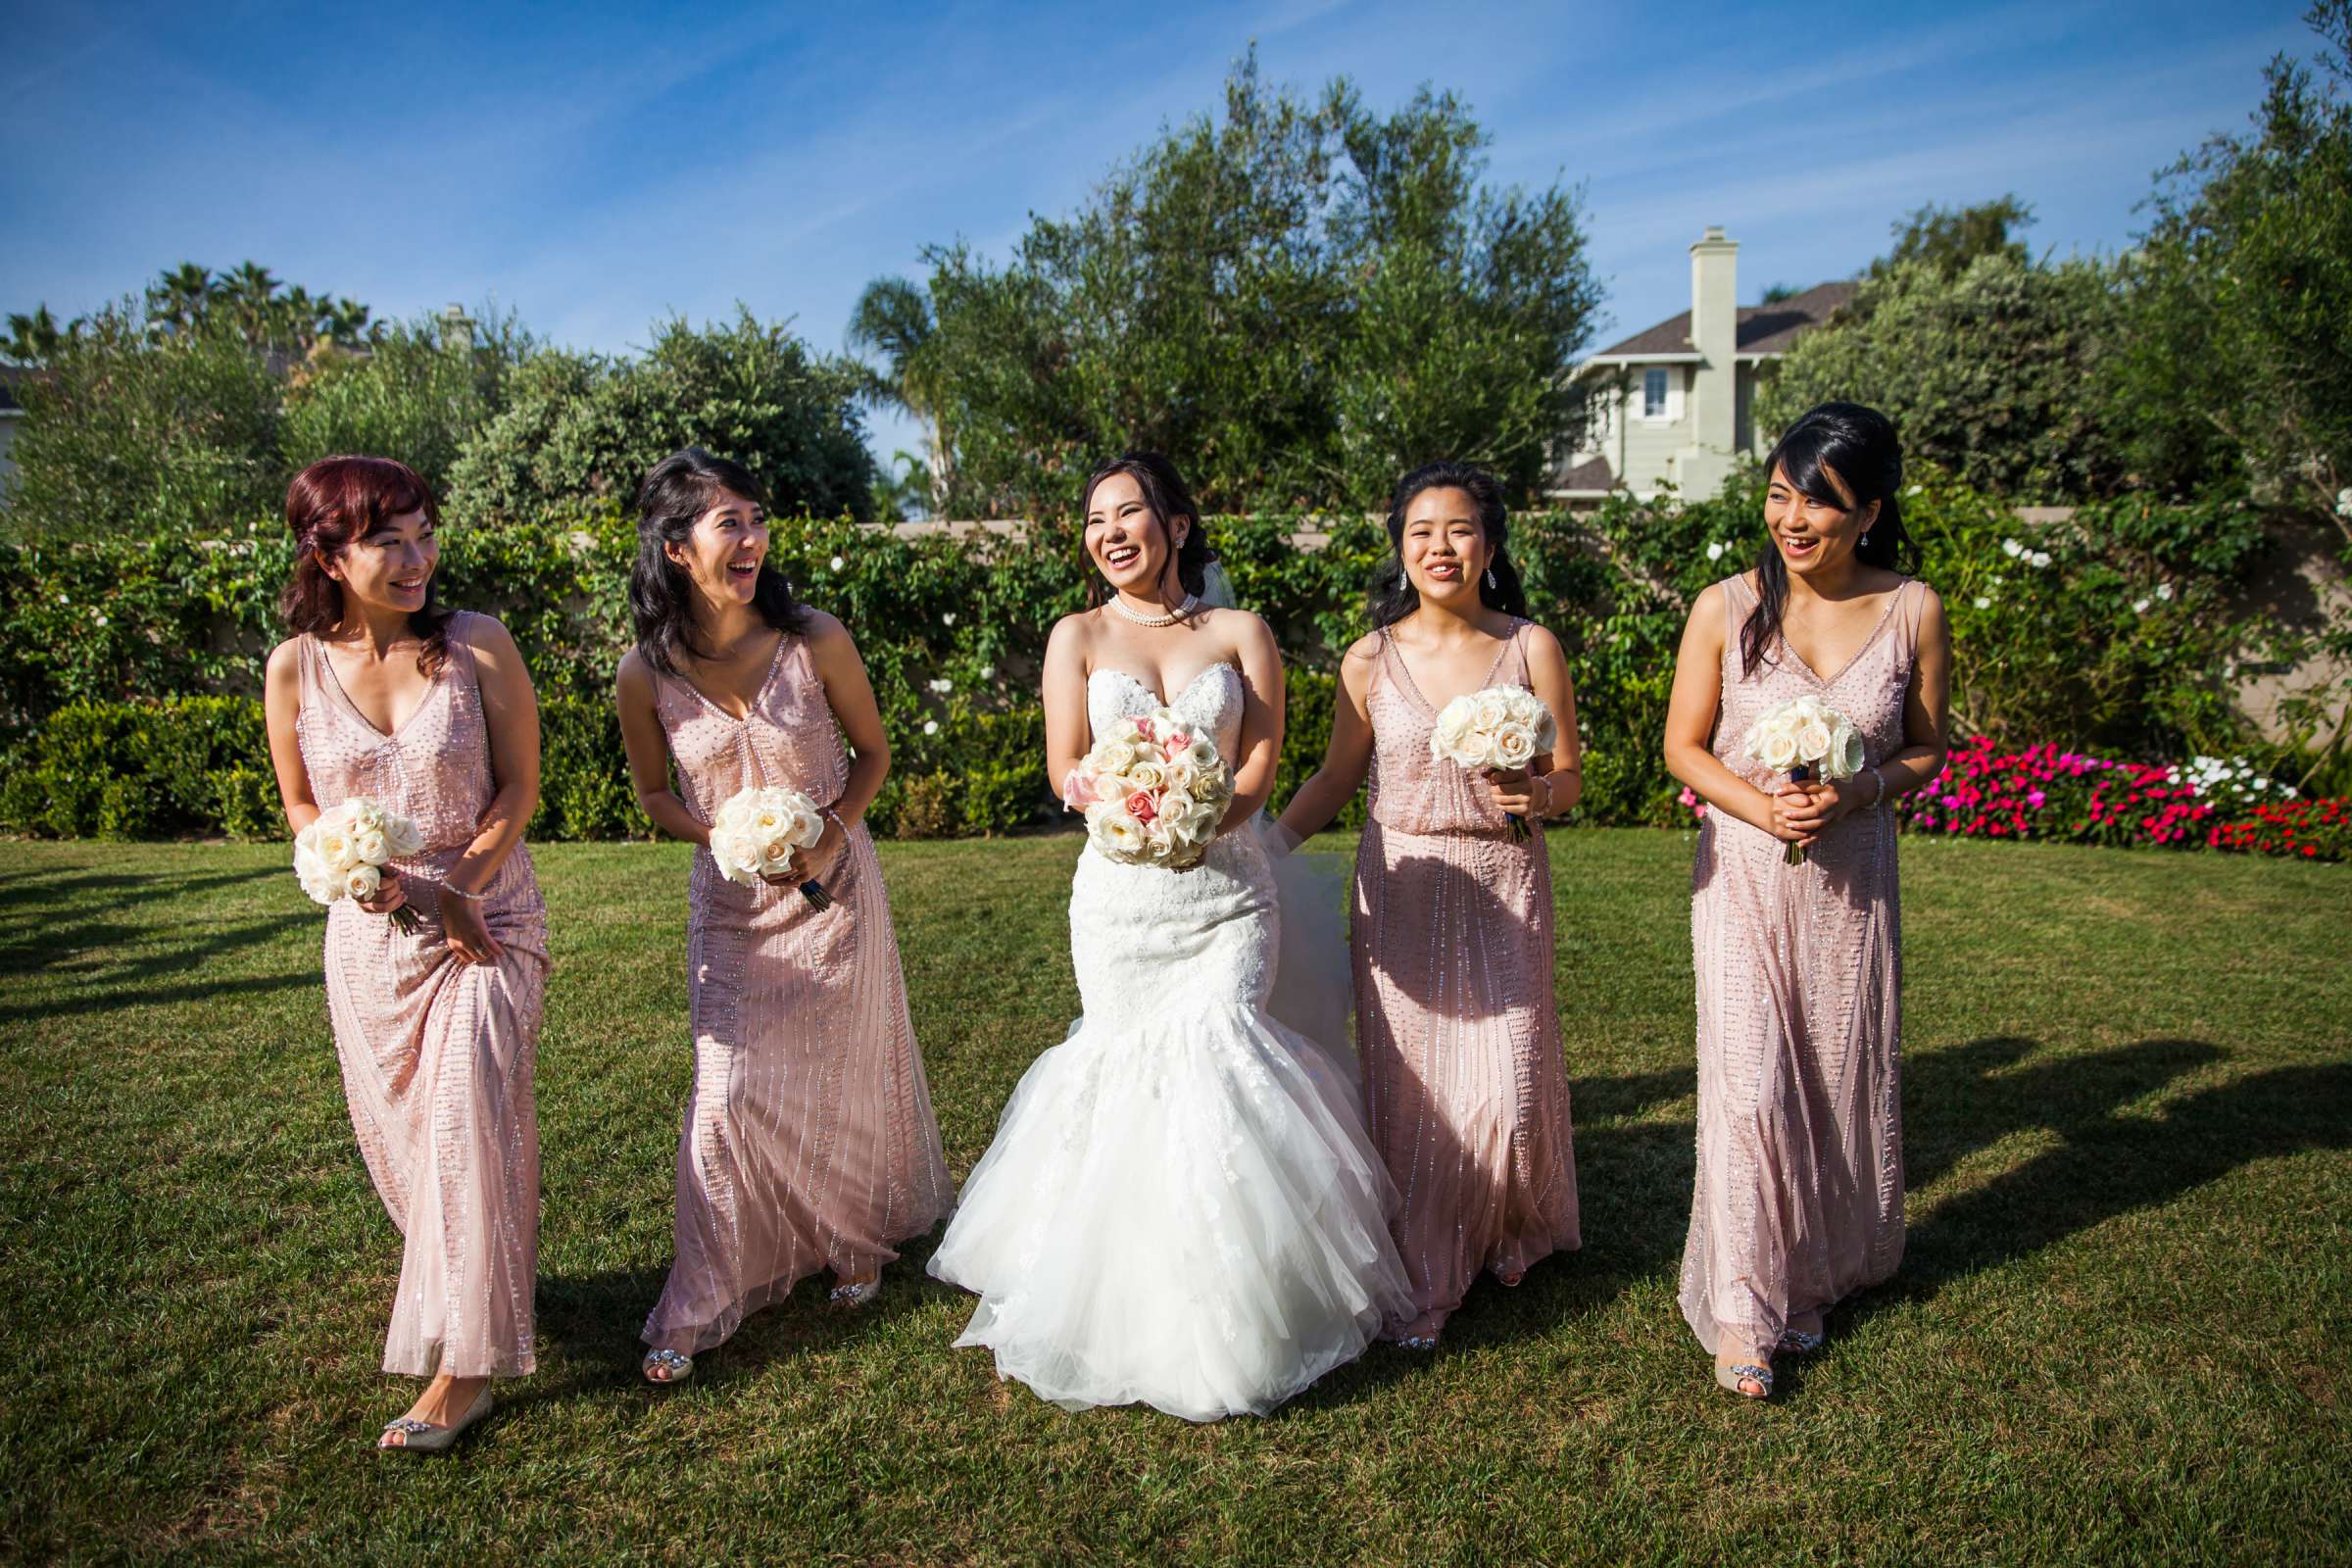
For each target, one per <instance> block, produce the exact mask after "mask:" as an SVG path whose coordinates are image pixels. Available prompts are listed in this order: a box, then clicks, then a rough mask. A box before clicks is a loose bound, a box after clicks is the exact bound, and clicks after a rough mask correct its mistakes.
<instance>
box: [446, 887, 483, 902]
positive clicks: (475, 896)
mask: <svg viewBox="0 0 2352 1568" xmlns="http://www.w3.org/2000/svg"><path fill="white" fill-rule="evenodd" d="M441 891H442V892H444V893H447V894H450V895H452V896H453V897H456V898H461V899H464V900H465V901H466V903H467V904H480V903H481V902H483V901H484V900H485V899H487V898H489V897H490V895H489V894H487V893H468V892H466V890H465V889H464V888H462V887H460V886H458V885H457V884H456V883H455V882H444V883H442V884H441Z"/></svg>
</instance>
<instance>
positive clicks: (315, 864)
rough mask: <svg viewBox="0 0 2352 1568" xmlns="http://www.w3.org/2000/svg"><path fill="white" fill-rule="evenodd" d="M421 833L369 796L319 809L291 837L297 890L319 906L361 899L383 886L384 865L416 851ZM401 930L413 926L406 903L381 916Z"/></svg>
mask: <svg viewBox="0 0 2352 1568" xmlns="http://www.w3.org/2000/svg"><path fill="white" fill-rule="evenodd" d="M423 848H424V835H423V834H422V833H420V832H418V831H417V824H416V823H415V822H412V821H411V820H409V819H408V818H407V817H405V816H399V815H396V814H394V813H393V812H391V811H387V810H385V809H384V808H383V806H382V805H381V804H380V803H378V802H377V801H375V800H374V799H373V798H372V797H369V796H366V795H355V796H353V797H352V798H351V799H350V800H348V801H345V802H344V803H343V804H342V805H340V806H336V807H331V808H329V809H326V810H323V811H321V812H319V815H318V816H317V817H316V818H315V819H313V821H312V822H311V825H310V826H309V827H306V828H304V829H303V830H302V831H301V832H300V833H297V834H295V835H294V875H295V876H296V877H297V878H299V879H300V880H301V882H302V891H303V892H305V893H307V894H309V895H310V896H311V898H312V899H313V900H314V901H316V902H317V903H319V904H332V903H334V902H335V901H336V900H337V899H350V900H352V901H353V902H354V903H366V902H368V901H369V900H372V899H374V898H375V897H376V895H377V894H378V893H380V892H381V891H382V890H383V885H384V878H385V877H386V876H387V875H389V874H394V873H388V872H387V871H386V870H385V869H384V868H385V866H386V865H388V864H389V863H390V862H391V860H392V858H394V857H395V856H404V855H415V854H417V852H419V851H420V850H422V849H423ZM386 918H388V919H389V920H391V922H392V923H393V925H395V926H397V927H398V928H399V929H400V930H402V931H404V932H414V931H415V930H416V929H417V923H418V922H417V911H416V910H415V909H412V908H410V907H408V906H407V905H406V904H403V905H401V906H399V907H396V908H394V909H393V910H391V911H390V913H389V914H388V915H387V916H386Z"/></svg>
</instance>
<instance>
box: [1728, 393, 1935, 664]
mask: <svg viewBox="0 0 2352 1568" xmlns="http://www.w3.org/2000/svg"><path fill="white" fill-rule="evenodd" d="M1776 468H1778V469H1780V470H1781V471H1782V472H1784V473H1786V474H1788V475H1789V484H1790V485H1791V486H1793V487H1794V488H1795V490H1796V492H1797V494H1799V495H1801V496H1804V497H1805V498H1807V499H1808V500H1812V501H1818V502H1821V503H1822V504H1823V505H1825V506H1832V507H1838V508H1840V509H1842V510H1845V511H1850V512H1859V511H1861V510H1862V509H1864V508H1865V507H1868V506H1869V505H1870V504H1871V503H1872V502H1873V501H1876V502H1877V503H1878V504H1879V515H1877V516H1876V517H1873V518H1872V519H1871V523H1870V527H1869V528H1868V529H1867V530H1865V531H1864V533H1863V535H1862V542H1861V543H1860V544H1859V545H1857V546H1855V548H1854V559H1855V560H1857V561H1860V562H1861V563H1862V564H1864V565H1867V566H1883V567H1885V568H1886V569H1887V570H1888V571H1899V572H1901V573H1902V574H1903V575H1904V576H1906V577H1908V576H1913V575H1915V574H1916V573H1917V572H1918V570H1919V549H1918V547H1917V546H1916V545H1915V544H1913V543H1912V540H1911V535H1910V534H1909V533H1907V532H1905V531H1904V529H1903V496H1902V491H1903V448H1902V443H1901V442H1900V441H1898V440H1897V439H1896V438H1895V434H1894V424H1893V422H1892V421H1891V420H1889V419H1888V418H1887V416H1885V415H1884V414H1881V413H1880V412H1879V411H1878V410H1876V409H1866V408H1864V407H1863V406H1862V405H1861V404H1859V403H1823V404H1819V405H1817V406H1815V407H1813V408H1810V409H1807V410H1806V411H1805V412H1804V413H1803V414H1802V415H1800V416H1798V417H1797V420H1796V422H1795V423H1794V424H1792V425H1790V426H1789V428H1788V430H1787V432H1786V433H1784V434H1783V435H1782V437H1781V439H1780V440H1779V441H1778V442H1776V443H1774V445H1773V449H1772V455H1771V456H1770V457H1767V458H1766V459H1765V460H1764V472H1765V475H1766V477H1767V478H1769V477H1770V476H1771V474H1772V472H1773V470H1774V469H1776ZM1839 480H1843V481H1844V487H1845V489H1846V490H1847V491H1848V492H1850V493H1851V494H1852V496H1853V500H1852V501H1851V502H1850V503H1848V501H1847V500H1846V498H1845V497H1844V496H1843V495H1840V494H1839V493H1838V481H1839ZM1788 608H1789V567H1788V564H1786V563H1785V562H1783V561H1782V560H1781V552H1780V547H1779V546H1777V545H1775V544H1774V543H1773V542H1772V540H1771V538H1770V537H1769V536H1767V537H1766V538H1765V540H1764V553H1763V554H1762V555H1761V556H1759V557H1758V558H1757V559H1756V608H1755V609H1753V610H1751V611H1749V612H1748V613H1747V620H1746V623H1745V624H1743V625H1742V626H1741V627H1740V673H1742V674H1744V675H1753V674H1754V673H1755V672H1756V666H1757V665H1758V664H1759V663H1761V662H1763V660H1764V656H1765V654H1766V653H1767V652H1769V651H1770V650H1771V648H1772V645H1773V643H1774V642H1776V641H1777V640H1778V639H1779V638H1780V635H1781V616H1782V614H1783V613H1785V612H1786V611H1787V610H1788Z"/></svg>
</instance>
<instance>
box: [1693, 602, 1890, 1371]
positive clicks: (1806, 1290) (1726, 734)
mask: <svg viewBox="0 0 2352 1568" xmlns="http://www.w3.org/2000/svg"><path fill="white" fill-rule="evenodd" d="M1721 586H1722V589H1723V593H1724V596H1725V609H1726V618H1725V626H1724V655H1723V668H1722V682H1723V686H1722V690H1723V698H1722V709H1721V711H1720V713H1719V714H1718V716H1717V718H1716V721H1715V739H1714V744H1713V747H1712V750H1713V752H1714V755H1715V757H1716V760H1719V761H1721V762H1722V763H1723V765H1724V766H1726V767H1728V768H1730V769H1731V770H1732V771H1733V772H1735V773H1737V774H1739V775H1740V777H1741V778H1744V779H1746V780H1747V781H1748V782H1750V783H1752V784H1754V785H1755V786H1756V787H1757V788H1759V789H1763V790H1767V791H1769V790H1770V789H1771V788H1772V787H1773V786H1774V784H1775V783H1776V782H1778V777H1777V776H1776V775H1775V774H1773V773H1772V772H1771V771H1770V770H1769V769H1767V768H1765V767H1763V766H1761V765H1760V764H1758V763H1756V762H1752V761H1749V760H1747V759H1746V758H1745V757H1743V756H1741V755H1740V741H1741V739H1742V738H1743V737H1744V736H1745V735H1746V733H1747V727H1748V725H1749V724H1751V723H1753V722H1754V720H1755V718H1756V717H1757V715H1758V714H1760V713H1762V712H1763V711H1764V710H1765V709H1767V708H1769V707H1771V706H1772V705H1773V704H1775V703H1779V702H1785V701H1787V700H1789V699H1790V698H1793V697H1803V696H1807V695H1812V696H1817V697H1819V698H1821V699H1822V701H1824V702H1826V703H1827V704H1829V706H1830V707H1831V708H1833V709H1835V710H1836V711H1838V712H1840V713H1843V714H1844V715H1845V716H1846V717H1847V718H1849V719H1851V720H1852V721H1853V724H1854V727H1855V728H1856V729H1857V730H1859V731H1860V732H1861V734H1862V737H1863V751H1864V758H1865V760H1866V762H1870V763H1875V762H1877V761H1879V760H1881V759H1883V758H1885V757H1887V756H1888V755H1890V754H1892V753H1894V752H1896V751H1899V750H1901V748H1902V746H1903V703H1904V697H1905V694H1906V693H1907V692H1908V690H1909V687H1910V681H1911V667H1912V662H1913V659H1914V655H1915V650H1916V642H1917V630H1918V623H1919V605H1920V590H1919V585H1918V584H1917V583H1914V582H1906V583H1904V584H1903V585H1902V586H1901V587H1900V588H1898V589H1896V590H1895V592H1894V593H1893V594H1892V595H1890V596H1889V597H1888V601H1887V608H1886V610H1885V611H1884V612H1883V613H1882V614H1881V617H1880V620H1879V623H1878V625H1877V626H1876V627H1875V628H1874V629H1873V630H1872V632H1871V635H1870V640H1869V641H1868V642H1866V643H1864V644H1863V645H1862V648H1861V651H1860V652H1858V653H1857V654H1855V655H1854V657H1853V658H1852V659H1851V660H1849V661H1848V662H1847V663H1846V665H1845V667H1844V668H1843V669H1841V670H1838V671H1837V672H1836V673H1835V674H1834V675H1833V676H1832V677H1831V678H1830V679H1829V680H1827V681H1824V680H1822V679H1821V678H1820V677H1819V676H1818V675H1816V674H1815V673H1814V672H1813V671H1812V670H1810V669H1808V668H1807V667H1805V663H1804V661H1802V660H1801V659H1799V658H1797V657H1796V655H1795V654H1794V653H1793V652H1791V651H1790V650H1789V648H1788V646H1787V645H1786V644H1776V645H1775V646H1774V648H1773V649H1772V650H1771V651H1769V652H1768V653H1767V654H1766V656H1765V659H1764V661H1763V662H1761V663H1759V664H1758V665H1757V667H1756V672H1755V674H1754V675H1753V676H1746V675H1743V674H1742V673H1741V670H1740V625H1741V623H1742V622H1744V621H1745V620H1746V619H1747V615H1748V612H1749V611H1750V610H1752V609H1754V607H1755V603H1756V596H1755V590H1754V589H1753V588H1752V587H1751V586H1750V585H1749V583H1748V581H1747V579H1746V578H1745V577H1744V576H1740V577H1734V578H1730V579H1728V580H1727V581H1725V582H1724V583H1723V584H1722V585H1721ZM1786 852H1787V846H1786V845H1784V844H1783V843H1782V842H1781V841H1780V840H1779V839H1776V838H1774V837H1773V836H1772V835H1771V834H1769V833H1767V832H1765V831H1764V830H1763V829H1761V828H1756V827H1750V826H1749V825H1748V824H1747V823H1745V822H1742V821H1740V820H1739V819H1738V818H1736V817H1733V816H1731V815H1728V814H1727V813H1725V812H1723V811H1719V810H1716V811H1709V812H1707V814H1706V816H1705V818H1704V819H1703V820H1702V821H1701V823H1700V824H1699V830H1698V858H1697V862H1696V865H1695V867H1694V869H1693V872H1692V877H1691V884H1692V893H1691V958H1692V963H1693V966H1694V968H1695V970H1696V972H1697V981H1698V1170H1697V1181H1696V1190H1695V1191H1694V1193H1693V1194H1692V1197H1691V1232H1690V1237H1689V1240H1688V1241H1687V1243H1686V1244H1685V1246H1684V1250H1683V1278H1682V1305H1683V1316H1684V1317H1685V1318H1687V1319H1689V1320H1690V1323H1691V1330H1692V1331H1693V1332H1694V1333H1695V1334H1697V1336H1698V1340H1699V1343H1700V1344H1701V1345H1703V1346H1705V1347H1706V1348H1707V1349H1708V1351H1709V1352H1710V1353H1713V1352H1715V1351H1716V1350H1717V1349H1718V1348H1719V1346H1720V1345H1721V1344H1723V1343H1724V1342H1725V1341H1726V1339H1727V1337H1728V1340H1729V1343H1730V1345H1731V1348H1733V1349H1735V1350H1738V1351H1742V1352H1744V1351H1748V1350H1763V1351H1765V1352H1767V1353H1769V1351H1770V1350H1771V1348H1772V1347H1773V1346H1774V1345H1775V1343H1776V1342H1778V1340H1779V1339H1780V1336H1781V1332H1782V1330H1783V1329H1785V1328H1786V1327H1787V1326H1788V1324H1789V1319H1791V1318H1793V1317H1798V1316H1801V1315H1803V1314H1805V1313H1808V1312H1814V1311H1819V1310H1824V1309H1826V1308H1828V1307H1830V1306H1832V1305H1834V1304H1835V1303H1836V1302H1837V1301H1838V1300H1839V1299H1842V1298H1844V1297H1846V1296H1848V1295H1851V1294H1852V1293H1853V1292H1855V1291H1858V1290H1861V1289H1863V1288H1865V1287H1867V1286H1871V1285H1876V1284H1878V1283H1879V1282H1880V1281H1882V1280H1884V1279H1886V1278H1887V1276H1888V1275H1890V1274H1892V1273H1893V1272H1894V1269H1895V1265H1896V1264H1897V1263H1898V1262H1900V1261H1901V1259H1902V1255H1903V1146H1902V1103H1901V1095H1900V1073H1899V1065H1898V1063H1899V1051H1900V1047H1899V1034H1898V1027H1897V1026H1898V1022H1899V1019H1898V1011H1899V1005H1900V1001H1901V970H1900V962H1899V959H1900V947H1901V932H1900V916H1901V907H1900V902H1899V897H1898V890H1897V887H1896V884H1895V861H1894V820H1893V818H1892V816H1891V815H1890V814H1889V813H1887V811H1884V810H1880V809H1867V810H1857V811H1855V812H1853V813H1852V814H1851V815H1848V816H1846V817H1844V818H1843V819H1841V820H1840V821H1838V823H1836V824H1835V825H1834V826H1832V827H1831V828H1830V830H1829V831H1828V832H1826V833H1824V834H1823V835H1822V836H1821V838H1820V840H1819V841H1818V842H1816V843H1815V844H1814V845H1813V847H1812V849H1811V850H1810V851H1809V852H1808V856H1809V858H1808V859H1807V860H1806V861H1805V862H1804V863H1803V864H1799V865H1790V864H1789V863H1787V860H1786V858H1785V857H1786Z"/></svg>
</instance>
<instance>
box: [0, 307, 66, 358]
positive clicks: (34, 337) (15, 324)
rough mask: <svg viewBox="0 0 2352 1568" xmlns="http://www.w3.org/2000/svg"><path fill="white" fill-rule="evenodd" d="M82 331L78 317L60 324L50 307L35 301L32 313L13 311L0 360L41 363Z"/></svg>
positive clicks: (3, 341)
mask: <svg viewBox="0 0 2352 1568" xmlns="http://www.w3.org/2000/svg"><path fill="white" fill-rule="evenodd" d="M80 331H81V322H80V321H79V320H78V319H76V320H74V321H73V322H72V323H70V324H69V325H66V326H63V327H60V326H59V325H58V324H57V318H56V317H54V316H51V315H50V314H49V307H48V306H46V305H36V306H34V307H33V309H32V314H31V315H30V316H25V315H23V314H22V313H19V312H13V311H12V312H10V313H9V318H8V336H7V337H5V338H0V360H12V361H14V362H15V363H17V364H19V365H42V364H46V363H47V362H48V361H49V360H51V359H52V358H54V357H55V356H56V354H57V351H58V350H59V349H61V348H63V347H65V345H66V340H67V339H68V338H71V337H73V336H75V335H77V334H78V333H79V332H80Z"/></svg>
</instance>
